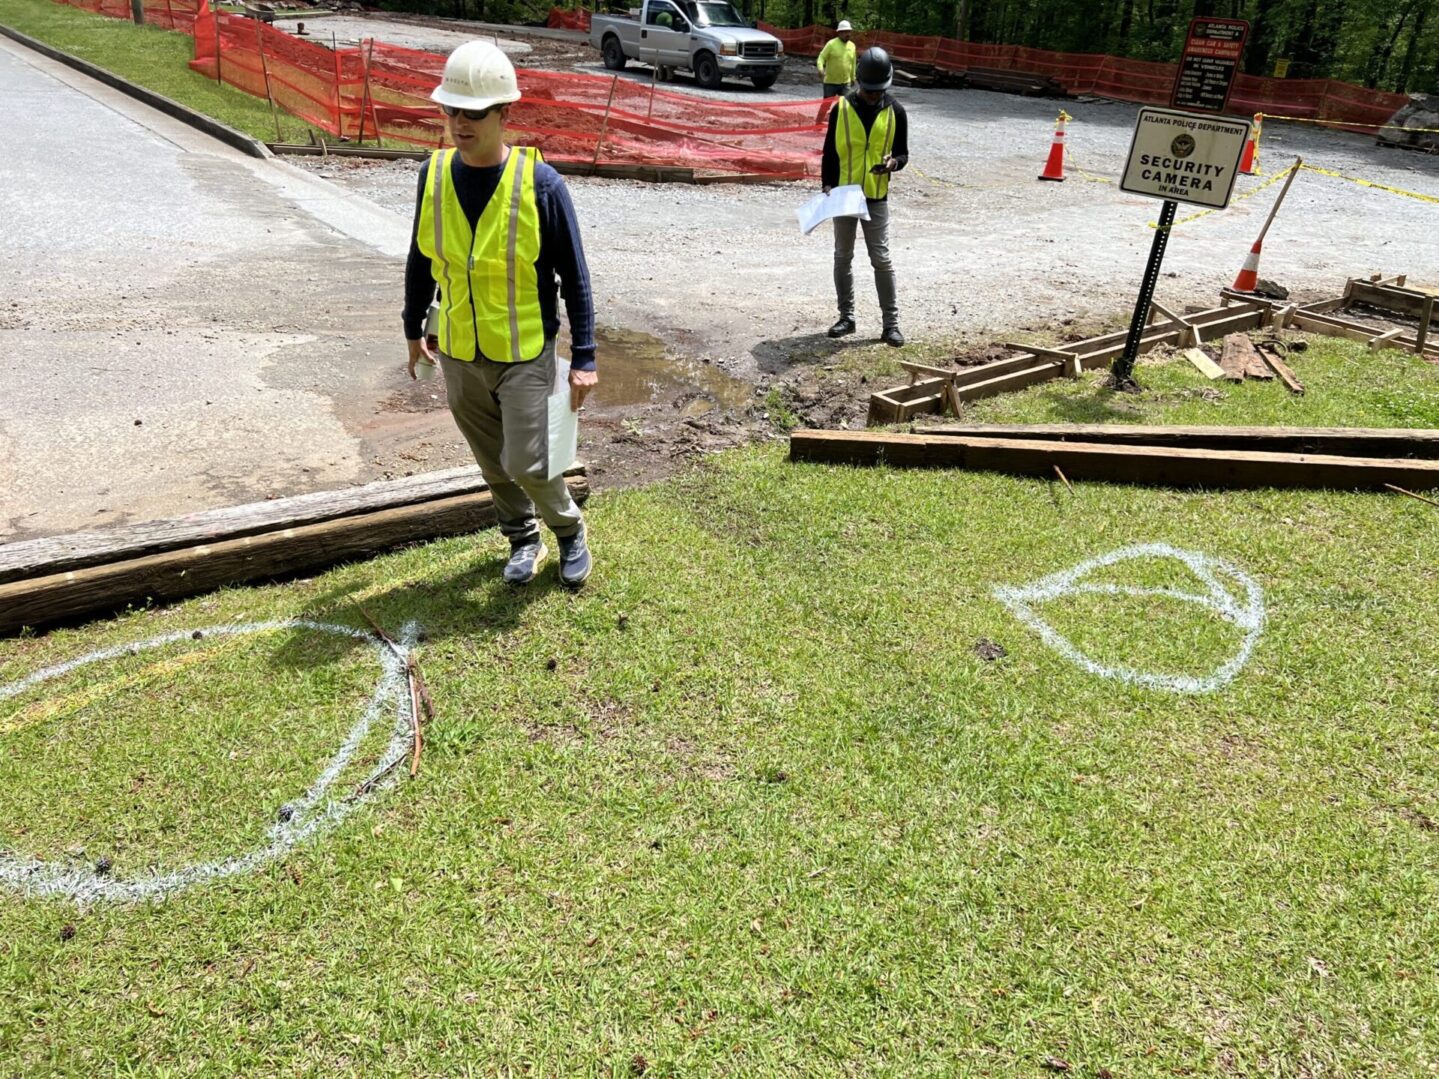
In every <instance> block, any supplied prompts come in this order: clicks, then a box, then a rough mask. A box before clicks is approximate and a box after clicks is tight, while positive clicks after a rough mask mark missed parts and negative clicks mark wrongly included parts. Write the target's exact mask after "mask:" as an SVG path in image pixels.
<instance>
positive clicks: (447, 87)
mask: <svg viewBox="0 0 1439 1079" xmlns="http://www.w3.org/2000/svg"><path fill="white" fill-rule="evenodd" d="M430 97H431V98H432V99H433V100H434V101H436V102H438V103H439V106H440V108H441V110H442V111H443V112H444V114H445V130H446V132H447V134H448V135H449V138H450V141H451V142H453V143H454V145H455V149H453V150H437V151H436V152H435V153H434V154H433V155H431V157H430V159H429V161H428V162H427V163H426V164H425V165H424V166H423V167H422V168H421V169H420V192H419V199H418V203H417V205H416V207H415V231H414V236H413V238H412V240H411V244H410V257H409V261H408V262H407V264H406V267H405V309H404V313H403V316H402V317H403V320H404V326H405V339H406V341H407V342H408V344H409V350H410V358H409V371H410V377H411V378H414V377H415V375H416V370H417V366H418V365H421V364H426V363H429V364H433V363H435V362H436V361H437V360H438V363H439V365H440V367H441V368H442V369H443V370H444V373H445V392H446V397H447V398H448V402H449V406H450V412H451V413H452V414H453V415H454V418H455V424H456V426H458V427H459V429H460V432H461V433H462V434H463V435H464V436H465V440H466V441H467V442H468V443H469V444H470V449H471V450H472V451H473V453H474V455H475V461H476V462H477V463H478V464H479V466H480V471H481V472H482V473H484V477H485V481H486V482H487V483H488V484H489V487H490V494H491V496H492V497H493V499H494V504H495V511H496V515H497V516H498V518H499V525H500V532H501V533H502V534H503V535H504V536H505V538H506V539H508V540H509V541H510V556H509V560H508V562H507V563H506V565H505V569H504V579H505V580H506V581H508V582H509V583H511V584H515V585H523V584H529V583H530V582H531V581H532V580H534V579H535V576H536V575H537V574H538V573H539V571H540V567H541V566H543V565H544V562H545V559H546V558H547V557H548V555H549V550H548V549H547V548H546V547H545V544H544V540H543V539H542V537H541V535H540V525H539V521H537V520H536V513H537V512H538V516H539V518H540V519H541V520H543V521H544V523H545V524H546V525H548V526H549V528H550V531H552V532H553V533H554V534H555V538H556V539H557V540H558V541H559V549H560V550H559V556H560V569H559V576H560V582H561V583H562V584H565V585H568V586H570V587H578V586H579V585H581V584H583V583H584V581H585V579H586V578H587V577H588V576H589V574H590V566H591V560H590V551H589V544H588V542H587V540H586V536H585V522H584V518H583V517H582V516H581V515H580V509H579V507H578V506H577V505H575V502H574V499H572V498H571V497H570V493H569V489H568V487H567V486H566V485H565V480H564V477H563V476H559V477H556V478H554V479H550V478H549V408H548V398H549V397H550V394H551V393H552V392H553V391H554V383H555V380H556V358H555V335H556V334H557V333H558V332H559V328H560V322H559V314H558V300H557V296H556V292H557V285H558V288H559V289H560V290H562V291H563V293H564V298H565V311H566V314H567V315H568V316H569V323H570V337H571V339H572V342H573V345H572V348H571V364H570V373H569V387H570V407H571V408H572V409H574V410H575V411H578V410H579V408H580V405H581V404H582V403H583V402H584V399H585V395H586V394H588V393H589V392H590V390H591V389H592V388H593V387H594V386H595V384H596V382H597V380H598V376H597V375H596V374H595V339H594V325H595V315H594V302H593V300H592V298H591V294H590V275H589V269H588V267H587V266H586V265H585V254H584V249H583V247H582V246H581V244H580V228H579V223H578V222H577V221H576V220H575V210H574V205H573V204H572V203H571V202H570V195H569V191H568V190H567V189H566V188H565V184H564V181H563V180H561V179H560V177H559V174H558V173H556V172H555V170H554V169H552V168H550V166H549V165H546V164H545V163H544V162H543V161H542V160H541V158H540V154H539V151H537V150H535V149H534V148H532V147H525V146H509V145H507V144H506V143H505V139H504V134H505V118H506V115H507V114H508V112H509V107H510V105H511V104H512V103H514V102H516V101H518V100H519V99H520V88H519V83H518V81H517V80H516V78H515V69H514V66H513V65H512V64H511V63H510V61H509V58H508V57H507V56H505V54H504V53H503V52H502V51H501V50H500V49H499V48H497V47H496V46H495V45H493V44H491V43H490V42H487V41H470V42H466V43H465V44H463V45H461V46H460V47H459V48H458V49H456V50H455V51H454V52H453V53H451V54H450V58H449V59H448V60H447V61H445V73H444V78H443V80H442V81H441V83H440V85H439V86H438V87H437V88H436V89H435V91H434V93H432V94H431V95H430ZM436 286H438V288H439V299H438V302H437V304H436V306H435V307H434V320H433V328H427V327H426V325H425V323H426V318H427V315H428V314H429V312H430V310H431V301H432V300H434V298H435V293H436ZM430 334H433V335H434V337H433V338H431V337H430V336H429V335H430Z"/></svg>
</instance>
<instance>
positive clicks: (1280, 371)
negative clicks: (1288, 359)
mask: <svg viewBox="0 0 1439 1079" xmlns="http://www.w3.org/2000/svg"><path fill="white" fill-rule="evenodd" d="M1256 348H1257V351H1258V352H1259V358H1260V359H1262V360H1263V361H1264V363H1265V365H1266V366H1268V368H1269V370H1271V371H1273V372H1274V373H1275V374H1276V375H1278V376H1279V381H1280V382H1282V383H1284V388H1285V389H1287V390H1288V391H1289V392H1290V393H1292V394H1295V395H1297V396H1300V397H1303V396H1304V383H1302V382H1300V381H1299V376H1297V375H1296V374H1295V373H1294V371H1293V369H1292V368H1291V367H1290V366H1289V365H1288V364H1287V363H1285V362H1284V361H1283V360H1281V359H1280V358H1279V354H1278V353H1277V352H1275V351H1274V350H1273V349H1268V348H1264V347H1262V346H1256Z"/></svg>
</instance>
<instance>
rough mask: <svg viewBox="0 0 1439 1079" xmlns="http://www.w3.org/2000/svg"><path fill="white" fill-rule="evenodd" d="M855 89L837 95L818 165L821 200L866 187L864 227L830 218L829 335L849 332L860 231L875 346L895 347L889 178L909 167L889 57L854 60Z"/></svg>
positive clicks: (873, 54)
mask: <svg viewBox="0 0 1439 1079" xmlns="http://www.w3.org/2000/svg"><path fill="white" fill-rule="evenodd" d="M855 80H856V82H858V84H859V86H858V88H857V89H855V90H853V91H851V92H850V93H848V94H846V95H844V96H842V97H841V98H840V99H839V102H838V103H837V104H836V105H835V107H834V109H833V110H832V111H831V112H830V114H829V130H828V132H826V134H825V137H824V156H823V158H822V159H821V161H820V183H821V184H822V185H823V186H824V192H825V194H829V192H830V189H831V188H835V187H843V186H845V185H848V184H854V185H861V186H863V187H864V194H865V199H866V201H867V202H868V204H869V220H868V221H861V220H860V219H859V218H856V217H836V218H835V219H834V290H835V293H836V295H837V297H838V300H839V321H838V322H836V323H835V324H834V325H833V326H831V327H830V328H829V336H831V337H845V336H848V335H849V334H852V333H854V331H855V324H854V272H853V263H854V240H855V232H856V230H857V229H858V228H859V227H860V226H863V227H864V245H865V247H866V248H867V249H868V250H869V262H870V265H871V266H873V267H874V285H875V289H876V290H877V291H878V292H879V308H880V313H881V314H882V316H883V318H884V329H883V333H881V335H880V340H881V341H883V342H884V343H885V344H886V345H893V346H894V347H895V348H899V347H900V346H901V345H903V344H904V334H902V333H900V332H899V301H898V298H897V295H896V292H895V284H894V266H893V265H892V264H891V262H890V258H889V183H890V177H891V176H893V175H894V174H895V173H896V172H899V171H900V170H901V169H902V168H904V166H905V165H906V164H908V163H909V121H908V119H907V118H906V117H905V114H904V107H903V106H902V105H900V103H899V102H898V101H896V100H895V99H894V98H893V96H891V95H890V93H889V88H890V85H891V84H892V83H893V82H894V64H893V63H891V62H890V59H889V54H888V53H887V52H885V51H884V50H883V49H881V48H878V47H875V48H872V49H865V51H864V52H862V53H860V55H859V61H858V63H857V64H856V65H855Z"/></svg>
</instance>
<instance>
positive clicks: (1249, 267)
mask: <svg viewBox="0 0 1439 1079" xmlns="http://www.w3.org/2000/svg"><path fill="white" fill-rule="evenodd" d="M1263 249H1264V239H1263V237H1261V238H1260V239H1258V240H1255V241H1254V246H1253V247H1251V248H1250V249H1249V254H1248V255H1247V256H1245V259H1244V265H1243V266H1242V267H1241V268H1240V270H1239V276H1238V277H1236V278H1235V279H1234V291H1235V292H1253V291H1254V290H1255V289H1256V288H1258V287H1259V253H1260V252H1261V251H1262V250H1263Z"/></svg>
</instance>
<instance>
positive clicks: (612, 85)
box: [590, 74, 620, 168]
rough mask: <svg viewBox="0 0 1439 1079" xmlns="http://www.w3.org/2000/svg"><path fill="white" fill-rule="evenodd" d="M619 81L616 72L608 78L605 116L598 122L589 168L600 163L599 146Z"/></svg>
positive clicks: (606, 129) (602, 141)
mask: <svg viewBox="0 0 1439 1079" xmlns="http://www.w3.org/2000/svg"><path fill="white" fill-rule="evenodd" d="M619 82H620V77H619V75H618V74H616V75H615V77H614V78H612V79H611V80H610V99H609V100H608V101H606V102H605V118H604V120H602V121H601V122H600V133H599V137H598V138H596V139H595V156H594V159H593V160H592V161H591V162H590V168H594V167H595V166H596V165H598V164H599V163H600V147H601V146H602V145H603V144H604V141H605V132H606V131H608V130H609V127H610V107H611V106H612V105H614V103H615V90H616V89H617V88H618V86H619Z"/></svg>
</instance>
